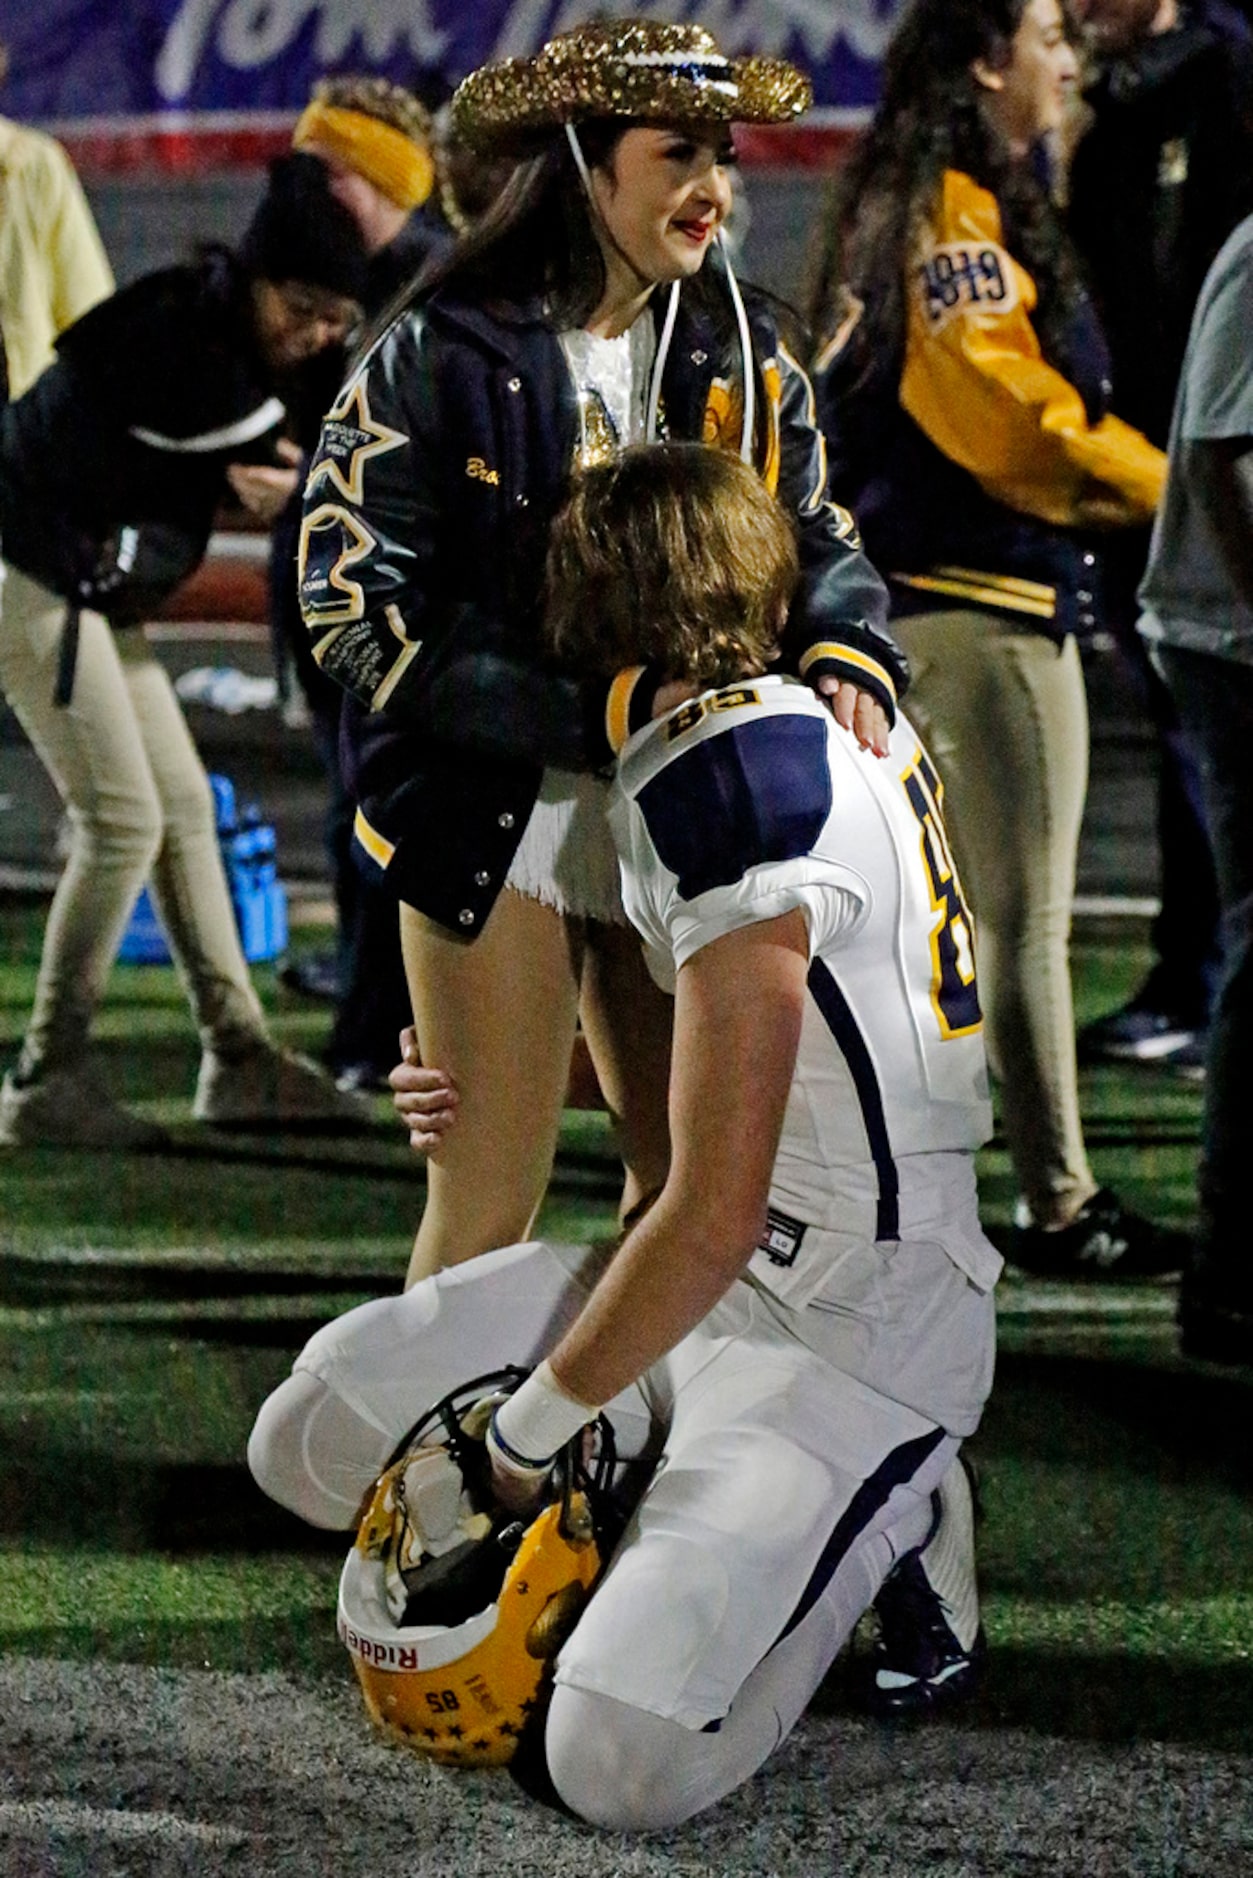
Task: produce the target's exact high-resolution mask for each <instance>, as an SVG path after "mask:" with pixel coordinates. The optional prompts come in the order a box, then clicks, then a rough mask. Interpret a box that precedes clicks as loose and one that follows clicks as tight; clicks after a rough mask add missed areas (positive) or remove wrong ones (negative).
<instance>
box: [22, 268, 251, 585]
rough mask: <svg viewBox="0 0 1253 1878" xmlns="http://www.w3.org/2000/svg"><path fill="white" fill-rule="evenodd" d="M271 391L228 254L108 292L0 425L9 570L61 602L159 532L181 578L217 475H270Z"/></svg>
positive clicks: (209, 513) (190, 563)
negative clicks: (109, 556)
mask: <svg viewBox="0 0 1253 1878" xmlns="http://www.w3.org/2000/svg"><path fill="white" fill-rule="evenodd" d="M279 389H280V388H279V387H278V385H277V384H276V382H275V381H274V379H273V377H272V375H271V374H270V373H268V372H267V370H266V368H265V365H264V362H263V361H262V359H261V357H260V355H259V353H258V351H257V348H256V344H255V341H254V338H253V328H252V321H251V306H250V300H249V285H248V279H247V276H246V275H245V274H244V272H243V270H242V269H241V268H240V266H239V264H238V263H237V262H236V261H235V260H234V258H233V257H232V256H231V255H230V254H228V253H227V252H226V251H225V250H213V251H211V252H209V253H208V254H206V256H205V257H204V259H203V260H202V261H201V262H199V263H198V264H197V265H194V266H188V267H173V268H167V269H164V270H163V271H161V272H160V273H156V274H149V275H146V276H145V277H144V278H143V279H141V280H137V281H135V282H133V283H132V284H131V285H130V286H128V287H123V288H120V289H119V290H118V292H117V293H115V294H113V295H111V296H110V298H109V299H107V300H102V301H101V302H100V304H99V305H98V306H95V307H93V308H92V309H91V310H90V311H89V312H87V313H85V314H84V315H83V317H82V318H81V319H79V320H77V321H76V322H75V323H74V325H72V326H71V327H69V328H68V329H67V330H66V331H65V332H64V333H62V335H61V337H60V339H59V340H58V342H57V357H56V358H55V360H54V361H53V363H52V364H51V365H50V366H49V367H48V369H47V370H46V371H45V372H44V373H43V374H42V375H41V376H40V377H39V378H38V379H36V381H35V383H34V384H33V385H32V386H31V387H30V389H29V390H28V391H27V392H26V393H25V394H24V395H23V396H22V397H21V398H19V399H17V401H16V402H15V403H13V404H10V405H8V406H6V408H5V410H4V413H3V417H2V418H0V531H2V533H3V542H4V557H5V559H6V560H7V561H11V562H12V563H13V564H14V566H16V567H20V568H21V569H22V570H23V572H24V573H27V574H30V575H32V576H33V577H34V578H35V579H37V580H40V581H42V582H43V583H44V584H45V585H46V586H48V587H51V588H52V589H53V591H54V592H56V593H60V594H63V595H65V596H66V597H70V596H73V595H76V594H81V592H82V583H83V579H84V575H85V571H87V572H89V571H90V570H91V569H92V568H93V567H94V565H95V558H96V556H97V555H98V554H99V553H100V552H101V551H102V550H103V549H104V547H105V544H106V543H107V542H108V541H109V540H110V539H111V538H112V537H113V536H114V535H115V534H116V532H117V531H118V530H119V529H120V528H122V527H130V526H134V525H140V526H141V527H142V525H143V524H157V525H160V527H161V529H162V531H163V539H164V540H165V541H166V542H167V543H169V544H181V547H179V548H178V549H176V550H175V549H172V552H176V554H181V558H182V560H183V563H184V565H183V566H182V567H181V569H179V570H178V571H177V573H176V574H175V579H177V578H178V577H181V574H182V573H186V572H188V571H190V568H191V567H194V566H195V565H196V563H197V562H198V561H199V560H200V558H201V555H202V554H203V552H204V549H205V546H206V544H207V542H208V538H209V532H210V529H211V527H212V523H213V517H214V513H215V511H216V508H217V505H218V503H219V501H220V500H221V498H222V496H223V494H224V492H225V487H226V485H225V471H226V466H227V464H228V463H236V462H250V461H251V462H268V461H270V460H271V459H272V454H273V448H274V441H275V438H276V436H277V435H278V433H279V431H280V429H281V427H282V426H283V423H284V421H285V416H286V407H285V404H284V402H283V399H282V398H281V397H280V396H279ZM169 584H170V585H173V584H175V581H174V580H171V581H170V583H169ZM85 597H91V596H85ZM104 610H106V611H108V610H109V609H108V607H107V606H106V607H105V608H104Z"/></svg>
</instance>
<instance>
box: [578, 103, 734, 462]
mask: <svg viewBox="0 0 1253 1878" xmlns="http://www.w3.org/2000/svg"><path fill="white" fill-rule="evenodd" d="M562 129H563V130H564V131H565V133H566V142H567V143H568V144H569V146H570V154H571V156H572V157H573V158H574V167H575V169H576V170H577V171H578V173H579V181H580V182H581V183H582V185H583V192H584V194H585V195H586V197H587V200H588V204H589V206H590V208H591V211H592V214H593V215H594V216H595V217H596V218H597V220H598V221H601V222H603V220H604V217H603V216H602V215H601V213H600V208H599V205H598V204H597V201H596V197H595V195H594V194H593V192H592V172H591V170H590V169H589V168H588V165H587V158H586V157H585V156H584V154H583V146H582V144H581V143H580V142H579V135H578V132H577V131H576V130H575V128H574V125H573V124H570V123H566V124H563V125H562ZM611 239H612V237H611ZM717 241H718V246H719V248H720V249H721V250H722V261H723V265H724V267H725V268H726V271H727V287H728V290H729V292H730V295H731V304H732V306H733V307H734V308H735V324H736V329H737V331H738V333H739V339H740V367H741V373H742V377H743V384H744V417H743V422H742V423H741V425H740V458H741V460H742V461H743V462H745V463H748V464H750V465H751V463H752V460H753V428H754V425H755V423H756V419H757V411H756V397H757V394H756V381H755V378H754V375H753V341H752V334H751V333H750V331H749V326H748V314H747V312H746V310H745V307H744V296H743V294H742V293H741V292H740V283H739V281H738V280H736V278H735V269H734V268H733V267H732V266H731V254H730V250H729V249H728V247H727V241H726V234H725V232H724V230H722V229H721V228H720V229H719V230H718V234H717ZM614 246H615V247H617V243H616V242H615V243H614ZM621 252H622V251H621V249H619V253H621ZM623 259H624V260H625V261H626V262H627V263H628V264H629V265H630V266H634V265H635V264H634V262H633V261H631V257H630V256H629V255H625V254H624V255H623ZM681 284H682V283H681V282H679V281H677V280H676V281H672V282H671V284H670V298H669V303H668V305H667V307H666V317H665V322H664V324H663V326H662V329H661V340H660V343H659V344H658V347H657V359H656V363H655V364H654V366H653V377H652V384H651V386H650V387H649V393H648V416H647V420H646V423H645V426H644V436H645V439H646V441H647V442H649V443H652V442H653V440H654V438H655V437H656V435H657V414H658V409H659V407H660V403H661V379H662V374H663V372H664V370H665V364H666V358H667V355H668V353H669V351H670V342H671V340H672V338H673V337H674V323H675V320H676V319H677V317H678V312H679V288H680V286H681Z"/></svg>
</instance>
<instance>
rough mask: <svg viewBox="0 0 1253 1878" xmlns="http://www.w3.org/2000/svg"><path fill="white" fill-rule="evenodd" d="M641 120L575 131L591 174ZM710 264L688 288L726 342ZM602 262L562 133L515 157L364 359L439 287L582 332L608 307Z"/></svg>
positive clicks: (399, 303)
mask: <svg viewBox="0 0 1253 1878" xmlns="http://www.w3.org/2000/svg"><path fill="white" fill-rule="evenodd" d="M642 121H643V120H640V119H636V118H623V117H614V118H589V119H587V120H586V121H585V122H583V123H581V124H579V125H578V126H577V130H578V138H579V145H580V148H581V149H582V151H583V157H584V160H585V162H586V163H587V165H588V167H589V169H600V168H603V167H605V166H606V165H607V164H609V163H611V162H612V159H613V153H614V151H615V150H616V149H617V147H618V144H619V143H620V142H621V140H622V138H623V137H624V136H625V134H626V132H627V131H628V130H631V129H632V128H634V127H635V126H636V125H638V124H639V123H641V122H642ZM713 271H714V270H713V269H712V268H711V267H710V266H709V264H708V262H707V263H706V265H705V266H704V267H703V268H702V269H701V271H700V273H699V274H697V275H696V276H695V278H694V279H693V280H690V281H687V282H685V284H684V288H683V292H684V295H685V296H690V297H691V298H692V299H693V300H694V301H695V302H696V303H697V304H698V305H699V306H700V307H701V308H702V309H703V310H704V312H705V313H706V315H707V316H708V317H709V318H710V320H711V321H712V323H713V325H714V328H715V330H716V331H717V332H718V333H719V335H720V336H721V337H722V338H724V339H725V338H726V337H728V336H729V335H730V334H731V333H732V332H733V330H734V318H733V314H732V312H731V310H730V308H729V305H728V302H727V297H726V294H725V292H724V291H720V290H719V289H718V288H717V287H715V286H714V285H713V283H712V274H713ZM606 284H607V276H606V273H605V261H604V256H603V255H602V253H601V249H600V243H599V242H598V241H597V239H596V234H595V230H594V228H593V226H592V217H591V211H590V209H589V206H588V201H587V196H586V194H585V192H584V188H583V183H582V180H581V178H580V176H579V172H578V170H577V168H576V166H575V162H574V156H573V153H572V152H571V149H570V146H569V143H568V142H567V140H566V137H565V134H564V132H560V131H559V132H553V133H550V134H548V135H547V136H546V137H545V138H544V140H543V141H542V142H541V143H538V144H537V145H536V147H535V148H534V149H533V150H532V151H531V152H530V153H527V154H523V155H521V156H520V157H519V160H518V162H517V164H516V165H515V167H514V169H513V170H512V171H511V173H510V175H509V176H508V178H507V180H506V182H505V184H504V186H503V188H502V189H501V191H500V193H499V195H498V196H497V197H496V199H495V201H494V202H493V203H492V204H491V206H490V207H489V208H488V209H486V210H485V211H484V213H483V214H482V215H481V216H480V217H479V218H478V220H477V221H475V222H474V223H473V224H472V225H471V227H470V228H469V229H468V230H467V231H466V233H465V234H464V235H462V236H460V238H459V239H458V240H457V241H456V242H455V243H454V244H453V246H452V248H451V249H449V250H448V251H447V252H446V253H444V254H441V255H437V256H436V257H434V259H433V260H431V261H430V262H428V263H427V265H426V266H425V267H424V268H423V269H422V270H421V272H420V273H419V274H417V276H416V277H415V278H414V279H413V280H412V281H411V282H409V283H408V285H407V286H405V287H404V288H402V289H401V291H400V293H399V294H398V295H397V296H396V298H395V299H394V300H393V301H392V303H391V305H390V306H388V307H386V308H385V309H384V311H383V313H382V314H381V315H380V317H379V319H378V321H377V323H376V325H375V326H374V328H373V329H372V331H371V332H370V334H369V335H367V337H366V339H365V341H364V343H363V346H362V352H364V351H366V350H368V349H369V347H370V345H371V344H372V343H373V341H374V339H375V338H376V337H377V336H378V334H379V333H380V332H382V331H384V330H386V328H387V327H388V326H390V325H391V323H392V321H393V320H395V319H396V318H398V316H399V315H400V314H401V313H403V312H405V311H406V309H407V308H409V307H412V306H418V305H421V304H422V303H423V302H424V301H426V300H429V299H430V297H431V295H432V294H433V293H435V292H436V291H437V290H438V289H439V288H441V287H453V288H455V289H456V291H457V292H458V294H464V295H466V296H467V297H469V298H471V299H474V300H477V301H480V302H482V303H484V304H486V305H487V306H489V307H490V306H491V305H493V304H496V303H499V304H505V305H516V304H517V303H519V302H522V301H526V300H529V299H532V298H536V297H538V298H541V299H542V300H543V301H544V304H545V308H546V310H547V313H548V316H549V318H550V319H551V321H552V323H553V325H554V326H555V327H556V329H557V330H558V331H564V330H567V329H569V328H573V327H576V326H583V325H585V324H586V322H587V321H588V320H589V319H590V318H591V316H592V314H593V313H594V312H595V311H596V308H597V307H598V306H599V305H600V303H601V300H602V299H603V298H604V293H605V287H606Z"/></svg>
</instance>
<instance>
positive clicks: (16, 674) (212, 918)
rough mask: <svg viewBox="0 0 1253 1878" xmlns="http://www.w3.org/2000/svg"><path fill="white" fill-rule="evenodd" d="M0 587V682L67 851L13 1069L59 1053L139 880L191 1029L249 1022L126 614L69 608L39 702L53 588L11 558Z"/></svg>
mask: <svg viewBox="0 0 1253 1878" xmlns="http://www.w3.org/2000/svg"><path fill="white" fill-rule="evenodd" d="M3 578H4V584H3V588H2V589H0V690H3V692H4V694H5V696H6V698H7V699H8V701H9V703H10V704H11V705H12V707H13V710H14V711H15V712H16V714H17V717H18V719H19V721H20V723H21V725H22V727H23V729H24V730H25V732H26V734H27V736H28V737H29V738H30V740H31V743H32V744H33V745H34V747H35V750H36V752H37V753H38V755H39V758H40V760H41V762H42V763H43V765H44V767H45V769H46V770H47V771H48V774H49V776H50V777H51V778H52V780H53V782H54V783H55V784H56V787H57V789H58V791H59V793H60V795H61V799H62V801H63V802H64V804H65V807H66V812H67V815H68V819H69V827H70V853H69V859H68V861H67V863H66V867H65V871H64V873H63V874H62V876H61V880H60V883H59V885H58V887H57V890H56V894H55V896H54V898H53V901H52V910H51V912H50V914H49V916H48V925H47V929H46V932H45V934H44V945H43V955H42V958H41V960H40V965H39V976H38V980H37V982H36V987H35V1006H34V1010H33V1011H32V1013H31V1018H30V1023H29V1025H28V1028H27V1032H26V1037H25V1041H24V1043H23V1048H22V1060H21V1069H22V1071H23V1073H25V1074H30V1073H32V1072H34V1071H35V1070H37V1069H38V1070H40V1071H44V1072H46V1071H49V1070H53V1069H61V1068H72V1067H73V1066H74V1065H75V1064H76V1063H77V1062H79V1061H80V1060H81V1053H82V1049H83V1046H84V1043H85V1041H86V1035H87V1031H88V1028H89V1026H90V1024H91V1020H92V1017H93V1015H94V1012H95V1010H96V1006H97V1004H98V1003H99V1001H100V998H101V996H102V994H103V991H104V986H105V981H106V979H107V978H108V974H109V968H110V966H111V965H112V963H113V960H114V957H115V956H116V953H117V949H118V946H119V945H120V943H121V940H122V935H123V933H124V932H125V930H126V923H127V920H128V919H129V918H130V914H131V909H132V908H133V906H134V904H135V901H136V899H137V898H138V895H139V891H140V888H141V887H142V886H143V885H144V883H145V881H147V880H149V876H151V880H150V886H151V890H152V894H153V898H154V900H155V902H156V906H157V911H158V913H159V914H160V917H161V923H162V925H163V926H164V928H165V931H166V935H167V937H168V939H169V942H170V949H171V951H172V952H173V954H174V958H175V961H176V963H177V965H178V969H179V972H180V975H181V977H182V980H183V984H184V987H185V989H186V991H187V995H188V998H189V1000H190V1002H191V1007H192V1013H193V1015H194V1017H195V1020H196V1024H197V1027H198V1029H199V1031H200V1036H201V1041H202V1043H204V1044H206V1045H207V1044H209V1043H214V1044H216V1045H224V1046H225V1047H226V1048H227V1049H228V1050H229V1049H230V1048H231V1047H232V1046H234V1047H238V1046H239V1045H240V1044H241V1043H243V1042H245V1041H246V1040H248V1039H249V1038H252V1037H256V1036H259V1035H264V1033H265V1019H264V1016H263V1014H262V1010H261V1006H260V1003H259V1002H258V999H257V995H256V992H255V991H254V990H253V987H252V984H251V981H250V979H249V976H248V967H247V964H246V962H245V960H244V956H243V951H242V949H241V946H240V941H239V934H238V931H237V928H236V925H235V918H234V914H233V912H232V909H231V903H230V895H229V892H228V890H227V885H226V877H225V874H224V872H223V868H222V859H221V854H220V851H219V848H218V841H217V834H216V830H215V826H214V809H213V795H212V791H211V789H210V787H209V779H208V777H207V776H206V774H205V771H204V766H203V764H202V763H201V761H200V758H199V757H198V755H197V754H196V749H195V745H194V744H193V742H192V739H191V733H190V732H189V730H188V728H187V722H186V719H185V718H184V716H183V713H182V709H181V707H180V705H179V702H178V699H177V698H176V697H175V695H174V688H173V686H172V685H171V683H170V681H169V678H168V677H167V676H166V674H165V672H164V671H163V670H162V668H161V666H160V665H159V664H158V663H157V660H156V659H155V658H154V656H153V654H152V652H151V650H150V648H149V646H148V643H147V641H146V639H145V637H144V634H143V629H142V628H141V627H133V628H129V629H127V630H126V631H124V632H119V633H114V632H112V631H111V630H110V628H109V626H108V625H107V624H106V622H105V621H104V620H103V619H101V618H100V616H99V615H98V614H95V613H84V614H83V616H82V625H81V631H80V637H79V647H78V665H77V669H76V673H75V678H74V690H73V695H72V697H71V699H70V703H69V705H68V707H66V708H64V709H62V708H60V707H59V706H57V705H55V704H54V703H53V697H52V694H53V687H54V685H55V682H56V674H57V661H58V656H59V650H60V642H61V630H62V625H63V622H64V619H65V602H64V601H63V600H60V599H58V598H57V596H56V595H55V594H53V593H50V592H49V591H48V589H47V588H46V587H43V586H41V585H40V584H39V583H38V582H37V581H34V580H31V579H29V578H28V577H27V576H26V575H25V574H21V573H19V572H18V571H17V570H16V569H14V568H9V569H7V570H3Z"/></svg>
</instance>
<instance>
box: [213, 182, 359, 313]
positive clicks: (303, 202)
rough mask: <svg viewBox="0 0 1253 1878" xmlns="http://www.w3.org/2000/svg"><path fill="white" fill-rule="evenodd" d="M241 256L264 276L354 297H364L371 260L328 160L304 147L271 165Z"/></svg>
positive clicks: (258, 273)
mask: <svg viewBox="0 0 1253 1878" xmlns="http://www.w3.org/2000/svg"><path fill="white" fill-rule="evenodd" d="M239 258H240V260H241V261H242V262H243V264H244V266H245V267H246V268H247V270H248V272H249V273H250V274H252V275H254V276H255V277H257V278H260V279H262V280H273V281H285V280H297V281H301V282H302V283H303V284H304V285H305V286H309V287H324V288H325V289H326V290H327V292H328V293H338V294H343V295H345V297H346V298H348V299H350V300H363V299H364V298H365V290H366V275H367V271H368V266H369V261H368V257H367V255H366V251H365V245H364V243H363V241H362V238H361V231H360V229H359V228H358V227H357V224H356V222H355V220H354V219H353V217H352V215H351V214H350V213H349V211H348V210H347V209H346V208H345V207H344V206H343V204H342V203H341V202H337V201H336V200H335V198H334V196H333V195H332V194H331V190H330V177H329V174H328V172H327V168H326V165H325V163H323V162H321V161H320V160H319V159H318V158H317V157H315V156H307V155H305V154H303V153H302V152H300V151H294V152H292V153H291V154H290V155H288V156H281V157H276V158H275V159H274V161H273V162H272V163H271V164H270V180H269V183H268V185H267V187H266V192H265V194H264V195H263V196H262V198H261V201H260V203H259V204H258V205H257V210H256V213H255V214H254V216H253V218H252V220H251V222H249V224H248V228H247V232H246V233H245V235H244V238H243V240H242V242H241V243H240V245H239Z"/></svg>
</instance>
